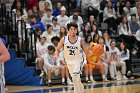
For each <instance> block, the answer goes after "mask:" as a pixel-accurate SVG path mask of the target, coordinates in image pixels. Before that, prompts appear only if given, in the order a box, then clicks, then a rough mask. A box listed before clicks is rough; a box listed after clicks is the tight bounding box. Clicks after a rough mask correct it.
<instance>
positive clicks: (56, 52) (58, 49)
mask: <svg viewBox="0 0 140 93" xmlns="http://www.w3.org/2000/svg"><path fill="white" fill-rule="evenodd" d="M63 45H64V37H63V38H62V39H61V40H60V42H59V43H58V45H57V47H56V48H55V57H56V56H57V57H58V55H59V51H60V49H61V48H62V47H63Z"/></svg>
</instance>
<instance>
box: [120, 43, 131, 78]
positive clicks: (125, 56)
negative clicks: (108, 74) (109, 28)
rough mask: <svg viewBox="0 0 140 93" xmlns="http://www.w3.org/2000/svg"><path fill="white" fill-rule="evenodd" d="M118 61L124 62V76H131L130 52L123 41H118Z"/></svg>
mask: <svg viewBox="0 0 140 93" xmlns="http://www.w3.org/2000/svg"><path fill="white" fill-rule="evenodd" d="M120 61H123V62H125V63H126V76H127V77H128V78H129V77H131V76H132V73H133V72H132V67H131V60H130V52H129V50H128V49H127V48H126V44H125V43H124V42H121V43H120Z"/></svg>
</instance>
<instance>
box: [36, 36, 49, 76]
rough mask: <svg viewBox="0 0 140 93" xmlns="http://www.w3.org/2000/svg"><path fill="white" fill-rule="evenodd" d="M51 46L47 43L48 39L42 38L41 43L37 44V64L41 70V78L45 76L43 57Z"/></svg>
mask: <svg viewBox="0 0 140 93" xmlns="http://www.w3.org/2000/svg"><path fill="white" fill-rule="evenodd" d="M48 46H49V44H48V43H46V37H43V36H40V40H39V42H38V43H37V44H36V51H37V58H36V63H37V64H38V65H39V68H40V70H41V74H40V77H42V76H43V75H44V70H43V66H44V58H43V56H44V55H45V54H46V53H47V50H48V49H47V47H48Z"/></svg>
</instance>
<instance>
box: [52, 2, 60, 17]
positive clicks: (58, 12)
mask: <svg viewBox="0 0 140 93" xmlns="http://www.w3.org/2000/svg"><path fill="white" fill-rule="evenodd" d="M61 7H62V5H61V2H57V3H56V6H55V7H54V9H53V13H52V15H53V16H54V17H57V16H58V15H60V9H61Z"/></svg>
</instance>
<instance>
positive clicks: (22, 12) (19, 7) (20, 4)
mask: <svg viewBox="0 0 140 93" xmlns="http://www.w3.org/2000/svg"><path fill="white" fill-rule="evenodd" d="M17 9H18V10H20V12H21V15H25V16H27V11H26V10H25V9H24V8H23V7H22V3H21V2H20V1H16V7H15V8H14V9H13V10H12V11H13V12H14V13H16V10H17Z"/></svg>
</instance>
